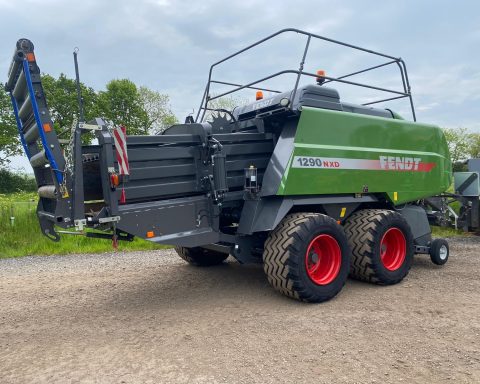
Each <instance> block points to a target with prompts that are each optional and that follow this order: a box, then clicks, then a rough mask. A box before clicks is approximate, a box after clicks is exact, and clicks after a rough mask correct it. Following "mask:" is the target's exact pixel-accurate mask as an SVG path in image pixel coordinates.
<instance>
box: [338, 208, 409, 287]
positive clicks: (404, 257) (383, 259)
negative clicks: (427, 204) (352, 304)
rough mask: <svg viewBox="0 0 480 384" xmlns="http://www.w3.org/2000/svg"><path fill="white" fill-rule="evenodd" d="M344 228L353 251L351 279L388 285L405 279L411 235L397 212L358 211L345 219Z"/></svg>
mask: <svg viewBox="0 0 480 384" xmlns="http://www.w3.org/2000/svg"><path fill="white" fill-rule="evenodd" d="M344 229H345V233H346V235H347V238H348V243H349V245H350V248H351V250H352V264H351V267H350V276H351V277H353V278H355V279H358V280H363V281H367V282H369V283H375V284H379V285H390V284H396V283H398V282H400V281H402V280H403V278H404V277H405V276H407V274H408V271H409V270H410V267H411V266H412V262H413V254H414V244H413V236H412V231H411V229H410V226H409V225H408V223H407V221H406V220H405V219H404V218H403V216H402V215H400V214H399V213H398V212H394V211H389V210H381V209H365V210H362V211H358V212H355V213H354V214H353V215H352V216H350V217H349V218H348V219H347V220H346V222H345V225H344Z"/></svg>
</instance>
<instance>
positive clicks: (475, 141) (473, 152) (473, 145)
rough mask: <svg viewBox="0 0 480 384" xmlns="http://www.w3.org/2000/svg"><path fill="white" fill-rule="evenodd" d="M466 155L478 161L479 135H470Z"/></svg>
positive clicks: (479, 157)
mask: <svg viewBox="0 0 480 384" xmlns="http://www.w3.org/2000/svg"><path fill="white" fill-rule="evenodd" d="M468 154H469V155H470V157H471V158H473V159H480V133H472V134H470V145H469V149H468Z"/></svg>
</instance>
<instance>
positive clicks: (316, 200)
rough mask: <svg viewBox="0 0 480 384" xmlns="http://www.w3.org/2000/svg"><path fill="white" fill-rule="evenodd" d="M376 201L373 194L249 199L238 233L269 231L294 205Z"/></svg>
mask: <svg viewBox="0 0 480 384" xmlns="http://www.w3.org/2000/svg"><path fill="white" fill-rule="evenodd" d="M377 201H378V199H377V198H376V197H375V196H374V195H363V196H361V197H355V196H352V195H336V196H334V195H332V196H328V195H327V196H325V195H324V196H288V197H283V196H270V197H264V198H262V199H259V200H249V201H246V202H245V204H244V206H243V210H242V215H241V218H240V223H239V226H238V233H239V234H242V235H249V234H252V233H255V232H264V231H271V230H273V229H274V228H275V227H276V226H277V225H278V223H280V221H281V220H282V219H283V218H284V217H285V215H286V214H287V213H288V212H290V210H291V209H292V208H293V207H295V206H297V207H298V206H310V207H321V206H323V205H329V204H343V206H345V207H346V206H348V205H350V204H352V205H359V204H361V203H375V202H377Z"/></svg>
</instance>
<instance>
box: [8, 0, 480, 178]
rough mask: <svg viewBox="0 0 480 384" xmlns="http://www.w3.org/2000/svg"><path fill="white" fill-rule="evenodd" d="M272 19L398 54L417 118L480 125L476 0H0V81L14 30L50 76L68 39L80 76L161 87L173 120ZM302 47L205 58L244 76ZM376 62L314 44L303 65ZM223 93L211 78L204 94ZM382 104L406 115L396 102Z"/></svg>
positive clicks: (67, 52) (349, 68)
mask: <svg viewBox="0 0 480 384" xmlns="http://www.w3.org/2000/svg"><path fill="white" fill-rule="evenodd" d="M283 28H298V29H302V30H306V31H308V32H312V33H315V34H319V35H322V36H326V37H329V38H332V39H336V40H340V41H344V42H348V43H350V44H353V45H357V46H361V47H365V48H368V49H372V50H376V51H379V52H382V53H386V54H388V55H391V56H394V57H401V58H403V60H405V62H406V64H407V69H408V74H409V78H410V83H411V92H412V95H413V100H414V103H415V108H416V112H417V120H418V121H420V122H425V123H431V124H436V125H440V126H442V127H466V128H468V129H469V130H470V131H472V132H480V113H479V108H478V106H479V104H480V49H479V47H480V1H478V0H471V1H466V0H457V1H445V0H437V1H433V0H432V1H430V0H423V1H422V0H417V1H411V0H404V1H399V0H396V1H394V0H392V1H390V0H384V1H379V0H376V1H369V0H363V1H358V0H346V1H331V0H330V1H323V0H316V1H302V0H296V1H292V0H290V1H283V0H276V1H274V2H273V1H251V0H242V1H235V0H231V1H220V0H202V1H173V0H172V1H171V0H136V1H131V0H130V1H128V0H118V1H115V0H110V1H104V0H82V1H66V0H63V1H61V0H42V1H40V0H16V1H13V0H0V37H1V39H0V74H1V73H2V71H3V74H4V78H5V80H6V73H7V70H8V68H9V65H10V61H11V58H12V54H13V50H14V47H15V43H16V41H17V40H18V39H19V38H23V37H25V38H29V39H30V40H32V41H33V43H34V44H35V52H36V57H37V62H38V64H39V66H40V68H41V70H42V71H43V72H45V73H49V74H51V75H54V76H58V75H59V74H60V73H65V74H66V75H67V76H69V77H74V69H73V58H72V52H73V50H74V48H75V47H78V48H79V65H80V76H81V80H82V81H83V82H84V83H86V84H87V85H89V86H92V87H93V88H95V89H96V90H103V89H104V88H105V85H106V83H107V82H108V81H110V80H112V79H115V78H117V79H120V78H128V79H130V80H132V81H133V82H135V83H136V84H137V85H146V86H148V87H149V88H151V89H154V90H156V91H159V92H161V93H165V94H168V95H169V96H170V103H171V108H172V111H173V112H174V113H175V114H176V115H177V117H178V118H179V120H180V121H183V119H184V118H185V116H186V115H188V114H190V113H192V112H193V111H195V112H196V111H197V109H198V107H199V104H200V101H201V97H202V94H203V90H204V87H205V84H206V81H207V77H208V72H209V69H210V65H211V64H213V63H215V62H217V61H218V60H220V59H222V58H224V57H226V56H227V55H229V54H230V53H233V52H235V51H237V50H239V49H241V48H243V47H244V46H247V45H249V44H251V43H253V42H255V41H257V40H259V39H261V38H263V37H265V36H267V35H269V34H271V33H274V32H276V31H278V30H280V29H283ZM304 46H305V38H304V37H303V36H300V35H297V34H286V35H282V36H281V37H279V38H278V39H276V40H274V41H271V42H269V43H266V44H264V45H262V46H261V47H259V48H256V49H255V50H253V51H252V52H250V53H249V54H246V55H242V56H239V57H238V58H237V59H235V60H232V61H231V62H227V63H225V64H224V65H220V66H218V67H215V70H214V72H213V75H214V78H215V79H217V80H223V81H231V82H241V83H246V82H250V81H254V80H257V79H259V78H261V77H263V76H267V75H269V74H271V73H274V72H277V71H280V70H284V69H298V67H299V62H300V59H301V55H302V51H303V47H304ZM382 62H384V60H383V61H382V60H379V59H378V58H376V57H372V56H371V55H366V54H363V53H358V52H354V51H352V50H350V49H346V48H341V49H340V48H338V47H337V46H334V45H332V44H329V43H325V42H316V41H315V42H312V44H311V47H310V49H309V53H308V55H307V58H306V63H305V70H308V71H311V72H314V71H316V70H317V69H323V70H325V71H326V73H327V75H329V76H341V75H343V74H346V73H350V72H353V71H356V70H359V69H362V68H365V66H367V65H376V64H380V63H382ZM2 68H3V69H2ZM312 80H313V79H310V78H307V79H303V80H302V84H306V83H309V82H312ZM352 80H355V81H358V82H364V83H368V84H373V85H376V86H379V87H383V88H390V89H396V90H400V86H401V80H400V75H399V72H398V69H396V68H395V67H393V66H389V67H387V68H383V69H380V70H377V71H376V72H375V73H373V72H372V73H370V74H368V75H360V76H358V77H356V78H355V79H353V78H352ZM294 81H295V79H294V78H292V77H291V76H284V77H282V78H279V79H276V80H273V81H271V82H269V83H267V84H265V86H268V87H270V88H274V89H279V90H283V91H287V90H289V89H292V88H293V84H294ZM335 88H338V90H339V92H340V96H341V99H342V101H347V102H354V103H362V102H368V101H372V100H376V99H380V98H382V97H388V96H386V95H385V94H382V93H374V92H371V91H366V90H365V89H359V88H357V87H351V86H350V87H347V86H341V85H335ZM226 90H227V88H225V87H223V88H222V87H217V88H215V89H213V90H212V93H214V94H219V93H221V92H223V91H226ZM266 96H268V94H267V95H266ZM238 97H239V98H241V99H242V100H250V99H251V100H252V101H253V100H254V97H255V95H254V91H249V92H244V93H242V94H241V95H239V96H238ZM383 107H386V108H391V109H394V110H396V111H397V112H399V113H400V114H402V115H404V116H405V117H406V118H411V115H410V114H409V109H408V103H407V102H406V100H403V101H401V102H392V103H390V104H388V105H387V104H385V105H384V106H383ZM73 113H74V111H72V114H73ZM12 167H13V168H14V169H21V168H24V169H25V170H26V171H29V170H30V169H29V165H28V161H27V160H26V159H25V158H24V157H16V158H14V159H13V161H12Z"/></svg>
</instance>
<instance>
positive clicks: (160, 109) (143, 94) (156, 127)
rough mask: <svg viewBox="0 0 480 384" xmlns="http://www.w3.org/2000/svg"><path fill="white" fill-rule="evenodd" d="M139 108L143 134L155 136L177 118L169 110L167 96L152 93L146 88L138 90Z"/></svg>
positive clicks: (175, 121)
mask: <svg viewBox="0 0 480 384" xmlns="http://www.w3.org/2000/svg"><path fill="white" fill-rule="evenodd" d="M138 95H139V98H140V104H141V108H142V109H143V119H144V121H143V129H144V131H145V134H148V133H151V134H154V135H157V134H159V133H161V132H163V131H164V130H165V128H168V127H169V126H171V125H172V124H175V123H177V118H176V117H175V115H174V114H173V113H172V111H171V110H170V105H169V101H170V98H169V97H168V95H164V94H161V93H160V92H157V91H153V90H151V89H149V88H147V87H140V88H138Z"/></svg>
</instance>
